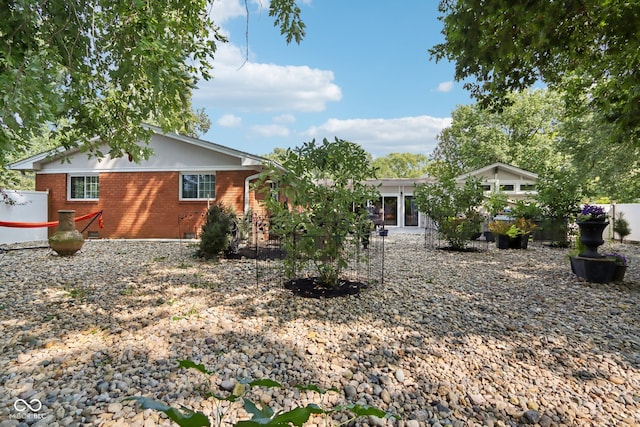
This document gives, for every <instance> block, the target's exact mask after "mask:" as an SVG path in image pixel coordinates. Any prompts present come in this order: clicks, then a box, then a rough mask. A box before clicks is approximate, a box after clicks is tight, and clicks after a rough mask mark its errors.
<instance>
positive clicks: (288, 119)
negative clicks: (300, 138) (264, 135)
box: [273, 114, 296, 123]
mask: <svg viewBox="0 0 640 427" xmlns="http://www.w3.org/2000/svg"><path fill="white" fill-rule="evenodd" d="M273 121H274V122H276V123H295V122H296V116H294V115H293V114H281V115H279V116H276V117H274V118H273Z"/></svg>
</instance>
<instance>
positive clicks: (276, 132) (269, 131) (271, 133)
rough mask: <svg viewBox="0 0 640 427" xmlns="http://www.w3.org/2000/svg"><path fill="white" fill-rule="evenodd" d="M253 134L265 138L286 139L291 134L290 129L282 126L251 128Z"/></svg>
mask: <svg viewBox="0 0 640 427" xmlns="http://www.w3.org/2000/svg"><path fill="white" fill-rule="evenodd" d="M251 132H252V133H254V134H256V135H258V136H261V137H264V138H273V137H281V138H285V137H287V136H289V134H290V133H291V132H290V131H289V128H287V127H286V126H281V125H255V126H251Z"/></svg>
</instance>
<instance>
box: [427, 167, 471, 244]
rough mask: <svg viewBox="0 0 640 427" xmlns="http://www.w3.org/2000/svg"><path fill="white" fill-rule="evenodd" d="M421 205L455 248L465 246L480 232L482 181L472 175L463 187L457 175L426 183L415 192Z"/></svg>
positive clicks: (442, 234)
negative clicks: (456, 177) (457, 182)
mask: <svg viewBox="0 0 640 427" xmlns="http://www.w3.org/2000/svg"><path fill="white" fill-rule="evenodd" d="M414 197H415V200H416V205H417V206H418V209H419V210H420V211H422V212H424V213H425V214H427V215H428V216H429V217H430V218H431V219H432V220H433V221H434V222H435V223H436V226H437V227H438V232H439V233H440V234H441V236H442V237H443V238H444V239H445V240H447V241H448V242H449V244H450V245H451V248H453V249H456V250H463V249H464V248H465V247H466V245H467V242H469V240H471V236H472V234H473V233H475V232H477V230H478V228H479V225H480V222H481V216H480V214H479V213H478V207H479V206H480V205H481V203H482V201H483V198H484V194H483V191H482V187H481V185H480V181H479V180H478V179H475V178H469V179H467V181H466V182H465V183H464V185H463V186H462V187H460V186H457V185H456V182H455V181H454V179H453V178H449V177H446V178H442V179H440V181H439V182H437V183H435V184H422V185H420V186H418V187H417V188H416V191H415V192H414Z"/></svg>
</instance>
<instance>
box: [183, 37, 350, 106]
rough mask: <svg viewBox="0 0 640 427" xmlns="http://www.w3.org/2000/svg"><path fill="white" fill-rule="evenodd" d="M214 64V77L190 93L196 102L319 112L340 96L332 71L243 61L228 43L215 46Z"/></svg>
mask: <svg viewBox="0 0 640 427" xmlns="http://www.w3.org/2000/svg"><path fill="white" fill-rule="evenodd" d="M214 64H215V68H214V70H213V75H214V78H213V79H212V80H210V81H208V82H207V81H201V82H200V83H199V85H198V89H196V90H195V92H194V94H193V98H194V101H196V102H197V103H198V105H204V106H206V107H213V108H225V109H227V110H229V109H234V110H237V111H267V112H274V111H301V112H319V111H324V110H325V109H326V104H327V103H328V102H334V101H339V100H340V99H342V91H341V90H340V87H338V86H337V85H336V84H335V83H333V80H334V75H333V72H331V71H328V70H319V69H315V68H310V67H308V66H292V65H289V66H285V65H275V64H264V63H255V62H246V63H245V54H244V53H243V52H242V51H241V50H240V49H239V48H238V47H237V46H234V45H231V44H224V45H220V46H219V47H218V51H217V54H216V58H215V63H214ZM243 64H244V65H243Z"/></svg>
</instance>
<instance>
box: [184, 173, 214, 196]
mask: <svg viewBox="0 0 640 427" xmlns="http://www.w3.org/2000/svg"><path fill="white" fill-rule="evenodd" d="M215 198H216V174H215V173H183V174H181V175H180V199H183V200H207V199H215Z"/></svg>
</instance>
